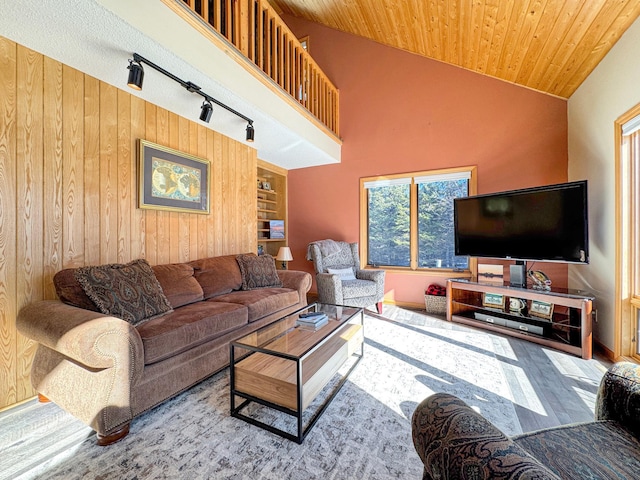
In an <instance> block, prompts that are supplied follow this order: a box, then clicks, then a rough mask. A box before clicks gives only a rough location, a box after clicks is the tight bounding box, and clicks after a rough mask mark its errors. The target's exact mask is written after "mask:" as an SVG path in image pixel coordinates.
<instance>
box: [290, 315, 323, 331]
mask: <svg viewBox="0 0 640 480" xmlns="http://www.w3.org/2000/svg"><path fill="white" fill-rule="evenodd" d="M327 323H329V317H328V316H327V314H326V313H323V312H308V313H301V314H300V316H299V317H298V322H297V325H298V326H299V327H302V328H305V329H308V330H318V329H319V328H320V327H323V326H324V325H326V324H327Z"/></svg>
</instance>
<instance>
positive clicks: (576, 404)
mask: <svg viewBox="0 0 640 480" xmlns="http://www.w3.org/2000/svg"><path fill="white" fill-rule="evenodd" d="M367 313H368V314H370V315H373V316H375V312H372V311H371V310H368V311H367ZM383 316H384V317H386V318H388V319H390V320H394V321H399V322H403V323H408V324H413V325H428V326H434V327H438V328H442V329H444V330H447V329H452V330H454V329H471V330H474V328H473V327H467V326H464V325H460V324H456V323H451V322H447V321H446V320H445V318H444V317H440V316H434V315H426V314H425V311H424V310H410V309H407V308H400V307H396V306H392V305H385V306H384V309H383ZM477 331H478V332H485V333H487V334H488V335H491V336H492V339H493V344H494V350H495V354H496V357H497V358H498V360H499V361H500V364H501V366H502V370H503V372H504V375H505V378H506V379H507V381H508V383H509V387H510V388H511V391H512V393H513V400H514V407H515V409H516V412H517V415H518V419H519V421H520V425H521V427H522V430H523V432H529V431H532V430H538V429H541V428H548V427H554V426H557V425H563V424H568V423H575V422H588V421H591V420H593V418H594V408H595V399H596V394H597V391H598V386H599V385H600V380H601V379H602V376H603V375H604V373H605V372H606V370H607V368H608V367H609V366H610V365H611V363H610V362H609V361H608V360H605V359H602V358H598V357H595V356H594V358H593V359H592V360H583V359H582V358H580V357H577V356H573V355H569V354H566V353H562V352H559V351H557V350H553V349H551V348H547V347H543V346H540V345H537V344H535V343H531V342H527V341H526V340H520V339H517V338H513V337H508V336H506V335H500V334H497V333H493V332H488V331H486V330H481V329H477Z"/></svg>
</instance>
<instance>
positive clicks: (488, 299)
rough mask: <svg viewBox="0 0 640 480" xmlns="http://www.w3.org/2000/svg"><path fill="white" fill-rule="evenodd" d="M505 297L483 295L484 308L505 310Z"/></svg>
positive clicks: (495, 294)
mask: <svg viewBox="0 0 640 480" xmlns="http://www.w3.org/2000/svg"><path fill="white" fill-rule="evenodd" d="M504 303H505V296H504V295H500V294H498V293H486V292H485V293H483V294H482V306H483V307H492V308H500V309H504Z"/></svg>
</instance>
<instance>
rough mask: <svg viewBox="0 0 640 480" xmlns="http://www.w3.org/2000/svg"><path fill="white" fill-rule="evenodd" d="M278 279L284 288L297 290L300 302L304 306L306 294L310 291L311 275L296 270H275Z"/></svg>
mask: <svg viewBox="0 0 640 480" xmlns="http://www.w3.org/2000/svg"><path fill="white" fill-rule="evenodd" d="M277 272H278V277H280V280H281V281H282V286H283V287H284V288H290V289H292V290H297V291H298V295H299V296H300V301H301V302H303V303H304V304H305V305H306V304H307V292H309V290H311V282H312V278H311V274H310V273H308V272H301V271H298V270H277Z"/></svg>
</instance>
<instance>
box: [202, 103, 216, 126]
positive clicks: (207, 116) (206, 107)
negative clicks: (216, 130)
mask: <svg viewBox="0 0 640 480" xmlns="http://www.w3.org/2000/svg"><path fill="white" fill-rule="evenodd" d="M200 108H201V109H202V111H201V112H200V120H202V121H203V122H206V123H209V120H211V114H212V113H213V107H212V106H211V102H209V101H207V100H205V101H204V102H202V107H200Z"/></svg>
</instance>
